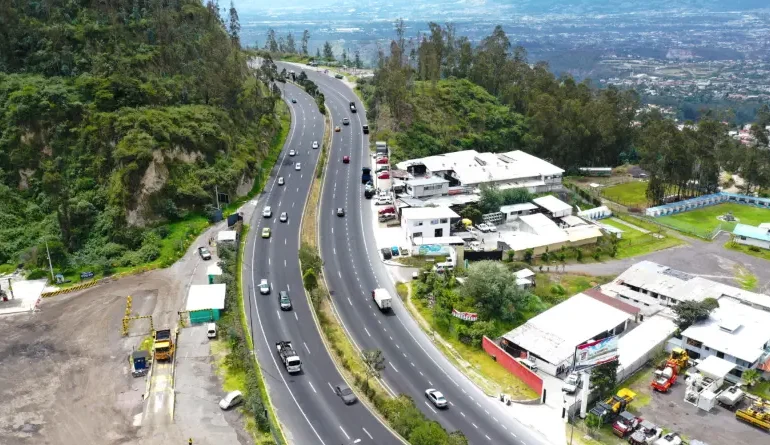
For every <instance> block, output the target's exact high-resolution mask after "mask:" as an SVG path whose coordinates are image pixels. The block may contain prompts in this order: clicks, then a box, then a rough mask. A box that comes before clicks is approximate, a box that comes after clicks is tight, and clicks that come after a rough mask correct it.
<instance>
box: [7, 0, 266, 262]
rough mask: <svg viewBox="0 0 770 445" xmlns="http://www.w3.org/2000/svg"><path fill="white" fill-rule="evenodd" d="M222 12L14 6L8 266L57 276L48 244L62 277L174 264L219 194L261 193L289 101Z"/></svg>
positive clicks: (117, 1)
mask: <svg viewBox="0 0 770 445" xmlns="http://www.w3.org/2000/svg"><path fill="white" fill-rule="evenodd" d="M213 9H214V6H213V4H212V6H210V7H208V8H207V7H204V6H203V5H202V4H201V2H200V1H198V0H168V1H158V0H114V1H107V2H101V1H94V0H69V1H48V2H27V1H24V0H10V1H9V2H2V5H0V195H2V197H3V199H2V200H0V264H2V263H13V264H19V263H24V264H25V266H26V267H27V268H29V269H34V268H36V267H43V266H45V264H46V261H45V259H44V257H45V256H44V255H41V254H40V252H41V249H44V247H43V246H44V243H45V242H46V241H47V242H48V245H49V247H50V248H51V251H52V252H51V253H52V256H53V258H54V262H55V263H57V264H56V266H58V268H59V269H61V270H76V269H82V268H84V267H94V268H96V269H97V270H101V269H100V268H102V269H105V270H107V269H113V268H119V267H131V266H135V265H139V264H146V263H151V262H154V261H161V256H162V255H164V249H165V247H164V243H165V244H168V242H167V239H168V237H170V236H172V237H173V236H178V237H180V239H184V238H186V237H188V236H189V235H190V234H191V233H192V232H194V231H195V230H196V229H200V228H201V227H202V225H201V223H202V222H203V223H204V224H205V220H203V218H201V217H196V216H195V215H202V214H204V213H205V212H206V211H207V206H210V205H211V204H212V203H213V202H214V189H215V186H216V187H218V189H219V192H220V193H227V194H228V195H229V196H230V197H231V199H233V200H234V199H235V198H236V197H237V196H241V195H245V194H247V193H248V192H249V191H251V189H252V188H253V187H254V186H255V181H254V179H255V178H259V177H260V174H261V173H262V169H263V168H269V165H268V163H266V162H265V160H266V159H269V158H270V149H271V147H272V146H274V145H276V144H275V142H276V138H277V136H278V135H279V133H280V131H281V122H280V119H279V117H278V115H277V113H276V109H277V108H276V107H277V104H278V100H277V99H278V98H277V96H275V95H273V94H271V90H270V89H269V88H267V87H266V82H267V80H266V79H263V78H262V77H264V76H260V75H259V72H256V73H254V72H252V71H251V70H250V69H249V68H248V66H247V57H246V55H245V54H244V53H243V52H241V50H240V44H239V40H238V29H239V26H238V24H237V21H236V22H233V23H229V24H228V25H227V26H226V25H225V23H224V21H223V20H222V19H221V18H220V17H219V15H218V14H216V12H212V10H213ZM236 19H237V18H236ZM263 164H264V165H263ZM258 183H259V181H256V184H258ZM184 221H189V222H190V224H187V223H185V222H184ZM169 224H170V225H169ZM150 228H152V230H149V229H150ZM166 250H167V249H166ZM171 250H172V251H173V249H171ZM162 260H163V262H168V261H169V260H170V258H163V259H162Z"/></svg>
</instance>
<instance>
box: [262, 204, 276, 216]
mask: <svg viewBox="0 0 770 445" xmlns="http://www.w3.org/2000/svg"><path fill="white" fill-rule="evenodd" d="M262 216H264V217H265V218H270V217H271V216H273V209H271V208H270V206H267V207H265V209H264V210H262Z"/></svg>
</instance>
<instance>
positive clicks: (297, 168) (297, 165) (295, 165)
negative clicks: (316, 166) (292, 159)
mask: <svg viewBox="0 0 770 445" xmlns="http://www.w3.org/2000/svg"><path fill="white" fill-rule="evenodd" d="M294 170H302V165H301V164H300V163H299V162H297V163H296V164H294Z"/></svg>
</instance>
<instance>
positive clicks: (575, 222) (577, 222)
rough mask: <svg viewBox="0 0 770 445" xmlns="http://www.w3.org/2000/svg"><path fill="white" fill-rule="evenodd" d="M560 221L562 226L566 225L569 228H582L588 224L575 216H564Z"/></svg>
mask: <svg viewBox="0 0 770 445" xmlns="http://www.w3.org/2000/svg"><path fill="white" fill-rule="evenodd" d="M560 219H561V220H562V222H563V223H564V224H566V225H568V226H570V227H575V226H584V225H586V224H588V223H587V222H585V221H584V220H583V218H581V217H579V216H575V215H569V216H564V217H562V218H560Z"/></svg>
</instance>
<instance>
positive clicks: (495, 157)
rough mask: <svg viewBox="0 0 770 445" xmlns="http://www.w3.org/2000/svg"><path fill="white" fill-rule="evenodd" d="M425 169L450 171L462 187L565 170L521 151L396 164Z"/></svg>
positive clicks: (455, 155) (463, 154)
mask: <svg viewBox="0 0 770 445" xmlns="http://www.w3.org/2000/svg"><path fill="white" fill-rule="evenodd" d="M420 164H422V165H425V167H426V168H427V169H428V171H429V172H441V171H453V172H454V176H455V177H456V178H457V179H458V180H459V181H460V182H461V183H462V184H463V185H471V186H472V185H481V184H483V183H487V182H513V181H517V180H525V179H528V178H535V177H539V176H561V174H562V173H564V170H562V169H560V168H559V167H556V166H555V165H553V164H551V163H549V162H546V161H544V160H542V159H540V158H537V157H535V156H532V155H530V154H528V153H525V152H523V151H521V150H516V151H511V152H508V153H479V152H477V151H476V150H464V151H456V152H452V153H445V154H442V155H436V156H428V157H425V158H419V159H412V160H408V161H404V162H400V163H398V164H397V167H398V168H399V169H400V170H406V169H407V168H408V167H409V166H410V165H420Z"/></svg>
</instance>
